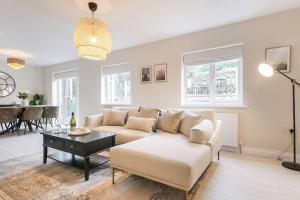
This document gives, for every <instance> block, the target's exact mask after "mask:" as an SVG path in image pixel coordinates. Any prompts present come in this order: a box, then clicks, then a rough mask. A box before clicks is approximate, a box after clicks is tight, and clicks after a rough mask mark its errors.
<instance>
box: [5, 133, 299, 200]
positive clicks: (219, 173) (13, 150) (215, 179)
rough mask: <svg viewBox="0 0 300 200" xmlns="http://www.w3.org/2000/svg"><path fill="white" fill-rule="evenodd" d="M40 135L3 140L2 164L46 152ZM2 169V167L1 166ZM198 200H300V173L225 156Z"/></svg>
mask: <svg viewBox="0 0 300 200" xmlns="http://www.w3.org/2000/svg"><path fill="white" fill-rule="evenodd" d="M41 145H42V136H41V135H40V134H33V135H26V136H19V137H13V138H5V139H0V152H1V153H0V161H2V160H7V159H12V158H15V157H18V156H23V155H27V154H32V153H36V152H40V151H41V150H42V146H41ZM0 167H1V166H0ZM194 199H195V200H198V199H201V200H202V199H204V200H299V199H300V172H295V171H291V170H288V169H285V168H283V167H282V166H281V163H280V162H279V161H276V160H270V159H263V158H257V157H252V156H247V155H240V154H236V153H229V152H221V160H220V161H219V162H217V163H216V164H215V165H212V167H211V168H210V169H209V171H208V173H207V174H206V176H205V177H204V178H203V182H202V184H201V186H200V189H199V190H198V192H197V193H196V195H195V198H194Z"/></svg>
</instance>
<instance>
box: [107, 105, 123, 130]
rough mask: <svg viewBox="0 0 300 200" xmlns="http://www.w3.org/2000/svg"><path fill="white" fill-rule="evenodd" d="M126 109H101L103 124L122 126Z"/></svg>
mask: <svg viewBox="0 0 300 200" xmlns="http://www.w3.org/2000/svg"><path fill="white" fill-rule="evenodd" d="M126 116H127V112H126V111H116V110H110V109H104V110H103V126H124V125H125V120H126Z"/></svg>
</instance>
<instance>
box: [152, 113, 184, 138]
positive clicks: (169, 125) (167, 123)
mask: <svg viewBox="0 0 300 200" xmlns="http://www.w3.org/2000/svg"><path fill="white" fill-rule="evenodd" d="M182 114H183V112H173V111H166V112H165V113H163V115H162V116H161V117H159V119H158V123H157V128H158V129H160V130H163V131H166V132H169V133H177V131H178V128H179V125H180V120H181V117H182Z"/></svg>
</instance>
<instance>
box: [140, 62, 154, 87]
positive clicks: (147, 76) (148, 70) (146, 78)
mask: <svg viewBox="0 0 300 200" xmlns="http://www.w3.org/2000/svg"><path fill="white" fill-rule="evenodd" d="M151 74H152V67H151V65H147V66H142V67H141V83H151V82H152V80H151V79H152V77H151Z"/></svg>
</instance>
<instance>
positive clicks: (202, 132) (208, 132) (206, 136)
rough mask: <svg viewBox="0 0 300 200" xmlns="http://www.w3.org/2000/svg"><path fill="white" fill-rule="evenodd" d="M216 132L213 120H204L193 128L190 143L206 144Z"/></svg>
mask: <svg viewBox="0 0 300 200" xmlns="http://www.w3.org/2000/svg"><path fill="white" fill-rule="evenodd" d="M213 132H214V125H213V123H212V121H211V120H209V119H204V120H202V121H201V122H200V123H199V124H197V125H196V126H194V127H193V128H191V131H190V136H189V141H190V142H194V143H199V144H206V143H207V142H208V141H209V140H210V138H211V136H212V134H213Z"/></svg>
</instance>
